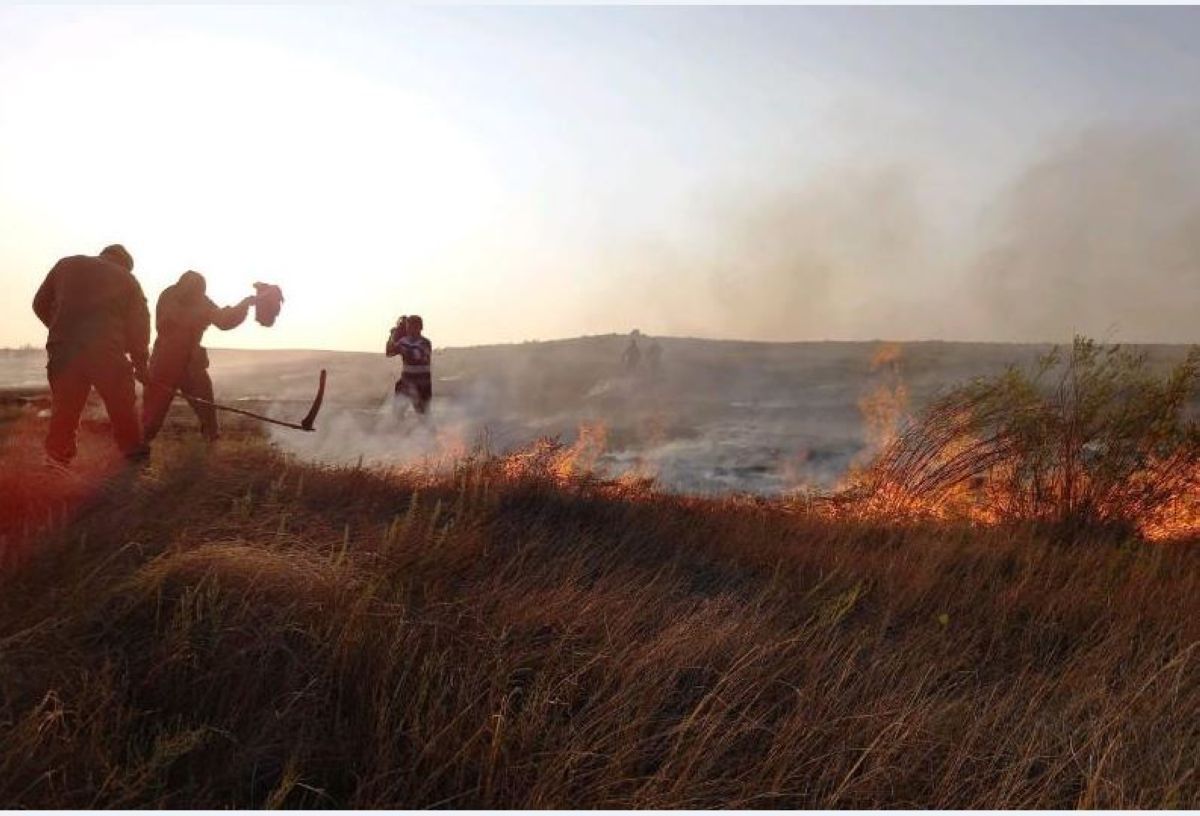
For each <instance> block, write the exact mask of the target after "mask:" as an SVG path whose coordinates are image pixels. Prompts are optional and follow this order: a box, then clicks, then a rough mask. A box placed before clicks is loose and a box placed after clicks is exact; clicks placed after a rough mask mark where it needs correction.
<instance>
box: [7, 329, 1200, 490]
mask: <svg viewBox="0 0 1200 816" xmlns="http://www.w3.org/2000/svg"><path fill="white" fill-rule="evenodd" d="M629 342H630V338H629V337H628V336H626V335H605V336H597V337H582V338H575V339H571V340H561V341H553V342H541V343H520V344H512V345H501V346H480V347H474V348H449V349H438V351H437V353H436V355H435V365H434V371H435V383H434V392H435V399H434V404H433V418H434V421H435V423H436V425H437V433H436V434H435V438H432V439H416V440H413V439H408V438H405V436H406V433H407V432H406V431H405V429H404V428H403V427H402V426H401V425H399V424H398V423H396V422H394V421H393V420H392V418H391V413H392V411H391V406H390V400H391V397H390V395H391V391H392V382H393V380H394V379H395V378H396V376H397V375H398V370H397V369H398V365H397V363H396V361H394V360H388V359H387V358H386V357H384V356H383V354H363V353H353V352H322V351H232V350H223V349H216V350H213V351H212V352H211V355H210V356H211V358H212V368H211V372H212V375H213V378H214V380H215V383H216V388H217V394H218V396H219V398H220V399H221V400H224V401H229V402H232V403H234V404H239V403H243V402H249V403H254V404H256V405H258V406H260V407H262V408H264V409H267V410H269V411H271V412H273V413H277V414H280V415H282V416H285V417H290V418H299V417H300V416H303V415H304V412H305V410H306V408H307V403H308V401H310V400H311V399H312V396H313V392H314V390H315V388H316V380H317V372H318V371H319V370H320V369H327V370H328V372H329V388H328V393H327V395H326V409H325V413H324V414H323V418H322V420H321V421H320V422H318V426H317V429H318V432H317V434H315V435H313V436H309V437H303V438H300V437H296V436H295V435H293V434H291V433H290V432H285V433H282V434H280V435H278V436H277V437H276V438H275V441H276V442H277V443H278V444H280V445H282V446H284V447H285V449H286V450H288V451H289V452H291V453H293V454H295V455H298V456H301V457H304V458H306V459H308V460H310V461H320V462H327V463H341V464H354V463H356V462H358V461H360V460H361V461H363V462H365V463H367V464H382V465H396V464H412V463H414V462H415V461H417V460H419V459H422V458H425V457H430V456H432V457H435V458H436V457H441V456H445V455H447V454H448V453H451V452H454V451H457V450H460V449H461V448H462V447H463V446H467V447H469V446H471V445H473V444H474V443H475V442H476V441H477V440H479V439H480V438H481V437H486V439H487V441H488V443H489V444H490V445H491V446H492V447H493V448H494V449H495V450H497V451H499V452H504V451H509V450H515V449H517V448H520V447H523V446H525V445H528V444H529V443H531V442H532V441H533V440H535V439H537V438H538V437H541V436H545V435H549V436H559V437H561V438H562V439H564V440H566V441H568V442H571V441H573V440H574V439H575V438H576V435H577V434H578V432H579V429H580V427H581V426H586V427H590V428H593V429H602V430H603V433H604V436H605V443H606V444H605V451H604V455H603V456H602V457H601V458H600V460H599V461H597V462H596V465H597V467H600V468H602V469H605V470H607V471H608V472H610V473H612V474H618V473H622V472H630V471H634V472H638V473H653V475H655V476H656V477H657V478H658V479H659V481H660V483H661V484H663V485H664V486H666V487H669V488H671V489H674V490H677V491H681V492H687V493H692V494H695V493H705V494H725V493H728V492H731V491H743V492H754V493H758V494H762V495H772V494H778V493H781V492H785V491H788V490H790V489H793V488H796V487H798V486H801V485H816V486H818V487H828V486H830V485H832V484H834V483H836V482H837V481H838V480H839V479H840V478H841V477H842V476H843V475H844V474H845V472H846V470H847V468H848V467H849V466H850V465H851V463H853V462H855V461H856V460H858V459H860V458H861V457H862V456H864V455H866V454H869V453H870V448H871V445H872V439H871V436H872V428H871V426H872V424H877V423H878V422H880V421H892V420H895V419H897V418H898V417H899V416H900V415H901V414H902V413H903V412H904V411H908V410H914V411H915V410H917V409H919V408H920V407H921V406H923V405H925V404H927V403H928V402H929V401H930V400H931V399H932V398H934V397H935V396H936V395H937V394H939V393H941V392H942V391H944V390H945V389H947V388H948V387H950V386H951V385H953V384H955V383H959V382H962V381H963V380H967V379H970V378H972V377H979V376H987V375H991V374H995V373H997V372H998V371H1001V370H1003V369H1004V368H1005V367H1006V366H1008V365H1010V364H1031V363H1033V362H1034V361H1035V360H1036V359H1037V358H1038V357H1039V356H1040V355H1042V354H1044V353H1045V352H1046V351H1048V350H1049V348H1050V347H1049V346H1044V345H1012V344H987V343H946V342H932V341H931V342H921V343H908V344H904V345H896V344H891V343H849V342H821V343H751V342H737V341H720V340H698V339H688V338H645V337H643V338H639V341H638V342H639V347H640V348H641V349H642V350H643V356H642V359H641V362H640V365H639V366H638V367H636V368H635V369H632V370H631V369H627V368H626V367H625V366H624V364H623V362H622V354H623V352H624V351H625V349H626V348H627V346H628V344H629ZM654 343H658V344H659V345H660V348H661V361H660V363H659V365H657V366H654V365H652V363H651V362H650V359H649V356H648V352H649V349H650V347H651V346H652V344H654ZM1142 348H1143V349H1144V350H1145V351H1146V352H1147V353H1148V354H1149V355H1150V356H1151V359H1152V360H1153V361H1154V363H1155V364H1156V365H1158V366H1165V365H1167V364H1169V363H1172V362H1177V361H1178V360H1180V359H1182V358H1183V356H1184V355H1185V353H1186V349H1185V348H1183V347H1180V346H1145V347H1142ZM43 365H44V353H43V352H40V351H33V352H8V353H6V354H4V355H0V386H3V385H5V384H7V385H9V386H10V387H14V386H23V387H26V388H28V387H43V386H44V373H43V371H42V368H41V367H42V366H43ZM864 411H867V412H870V411H875V412H882V414H883V415H882V416H874V417H869V418H868V421H866V422H864Z"/></svg>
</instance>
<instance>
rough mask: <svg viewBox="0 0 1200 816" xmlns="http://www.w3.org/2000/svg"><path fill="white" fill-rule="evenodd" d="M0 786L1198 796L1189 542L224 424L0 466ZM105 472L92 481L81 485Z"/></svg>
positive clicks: (448, 800) (640, 803) (913, 802)
mask: <svg viewBox="0 0 1200 816" xmlns="http://www.w3.org/2000/svg"><path fill="white" fill-rule="evenodd" d="M34 430H35V429H34V427H33V426H32V425H30V424H29V423H27V422H26V421H25V420H24V419H20V418H18V419H17V420H16V421H14V422H10V423H9V424H7V425H5V426H0V435H2V436H3V440H2V443H0V444H3V448H2V449H0V450H2V454H0V455H2V456H3V468H2V471H0V496H3V497H4V498H3V499H2V500H3V501H4V502H6V506H5V508H4V511H3V513H0V524H2V526H0V535H2V536H3V537H4V541H5V544H6V548H7V556H6V558H7V567H6V569H5V571H4V572H3V573H2V574H0V806H3V807H147V806H151V807H225V806H242V807H260V806H316V807H322V806H340V807H353V808H358V807H372V806H379V807H389V806H392V807H424V806H439V805H440V806H456V807H481V808H482V807H486V808H502V807H524V808H532V807H538V808H541V807H709V806H723V807H759V806H774V807H807V806H822V807H847V808H849V807H905V806H908V807H943V808H945V807H970V808H976V807H1006V808H1014V807H1022V808H1044V807H1073V806H1091V807H1166V806H1174V807H1180V806H1191V807H1195V806H1197V805H1200V777H1198V776H1197V770H1196V769H1197V766H1198V765H1200V672H1198V671H1197V666H1198V665H1200V556H1198V555H1197V551H1196V550H1195V549H1194V548H1192V547H1186V546H1171V547H1168V546H1146V545H1143V544H1139V543H1138V542H1137V541H1135V540H1129V541H1126V542H1124V543H1116V544H1113V543H1110V544H1106V545H1105V546H1097V547H1078V546H1068V545H1064V544H1062V543H1058V542H1056V541H1055V540H1053V538H1052V537H1051V536H1049V535H1048V534H1047V533H1045V532H1044V531H1040V530H1039V528H1038V527H1036V526H1031V525H1025V526H997V527H989V528H986V529H979V528H974V527H971V526H968V525H965V524H955V523H947V522H941V523H930V524H924V525H922V524H917V525H904V526H878V525H872V524H869V523H866V522H863V521H853V520H830V519H828V518H825V517H822V516H821V515H820V514H818V513H810V512H808V511H806V510H804V509H803V507H798V506H796V505H795V504H787V503H783V502H766V501H756V500H751V499H746V498H730V499H726V500H709V499H695V498H680V497H672V496H666V495H659V494H655V493H654V492H652V491H649V490H647V489H646V486H645V485H643V484H638V483H627V484H606V483H603V482H597V481H595V480H594V479H591V478H589V477H588V476H587V473H586V469H585V468H576V467H573V466H572V463H571V462H570V461H569V460H568V459H567V458H566V457H564V455H562V452H561V451H556V450H555V449H553V448H545V449H543V450H541V451H539V452H537V453H536V455H531V456H527V457H525V458H524V459H521V460H508V461H507V462H497V461H494V460H492V461H489V460H486V459H485V460H480V461H475V462H469V463H465V464H464V465H463V467H462V468H461V469H460V470H459V472H457V473H455V474H452V475H447V476H445V477H441V478H435V477H431V476H429V475H427V474H421V473H393V474H381V473H373V472H367V471H363V470H359V469H353V468H351V469H320V468H314V467H309V466H303V465H300V464H297V463H294V462H288V461H286V460H285V459H283V458H282V457H280V456H279V455H278V454H276V453H275V452H273V451H272V450H271V449H269V448H268V447H266V446H265V445H264V444H263V443H262V442H261V441H260V440H259V439H258V438H256V437H255V436H254V435H253V434H251V433H249V432H246V431H241V432H237V431H236V429H235V433H234V434H233V436H234V438H232V439H230V440H228V441H226V442H224V443H222V445H221V446H220V447H219V448H217V449H216V450H213V451H208V450H206V449H205V448H203V447H202V446H198V445H195V444H192V443H190V442H187V441H185V440H182V439H179V438H168V441H167V442H166V443H165V444H164V445H163V446H161V447H160V449H159V450H158V451H157V453H156V461H155V464H154V465H153V466H152V467H151V468H150V469H149V470H148V471H145V472H142V473H122V472H119V471H117V470H116V466H115V465H114V464H113V463H112V462H111V461H109V460H108V459H106V454H105V451H106V450H107V447H106V446H107V442H106V440H104V439H103V437H99V436H95V435H92V436H89V437H87V438H86V439H85V454H86V455H85V457H84V463H83V466H82V470H83V472H84V474H85V476H84V477H83V478H81V479H80V480H79V481H78V482H75V483H71V484H66V483H62V482H61V481H58V480H49V479H47V478H45V477H42V476H40V475H37V474H32V475H31V474H30V472H29V471H28V470H27V468H26V466H27V465H29V464H30V463H31V462H33V461H35V457H36V456H37V453H36V450H37V442H38V440H37V438H36V436H35V433H34ZM101 474H107V476H106V478H104V479H101V478H100V477H101Z"/></svg>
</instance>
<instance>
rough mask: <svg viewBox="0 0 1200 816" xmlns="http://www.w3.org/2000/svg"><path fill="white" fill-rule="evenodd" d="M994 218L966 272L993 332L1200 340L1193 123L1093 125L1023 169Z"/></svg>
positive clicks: (1198, 146)
mask: <svg viewBox="0 0 1200 816" xmlns="http://www.w3.org/2000/svg"><path fill="white" fill-rule="evenodd" d="M1194 132H1195V130H1194V128H1193V129H1191V133H1194ZM991 224H992V226H993V229H994V232H995V233H996V237H995V239H994V242H993V243H992V245H991V246H990V247H988V248H987V249H986V251H984V252H983V253H982V254H981V257H980V258H979V261H978V263H977V264H976V266H975V269H974V270H973V271H974V281H975V282H976V283H977V286H978V292H979V298H980V301H981V303H982V305H983V306H984V308H983V309H982V310H981V314H982V316H983V318H984V319H985V320H986V321H987V322H988V323H989V324H990V325H991V327H992V332H993V334H994V335H995V336H996V337H998V338H999V339H1028V338H1031V337H1032V338H1038V339H1054V340H1060V339H1064V338H1068V337H1070V335H1071V334H1072V333H1082V334H1087V335H1090V336H1102V337H1107V336H1115V337H1117V338H1120V339H1125V340H1142V341H1162V342H1196V341H1200V328H1198V327H1200V323H1197V320H1196V314H1197V311H1198V309H1200V143H1198V142H1197V140H1196V138H1195V137H1194V136H1191V135H1189V133H1188V131H1186V130H1184V129H1145V128H1141V129H1138V128H1128V127H1127V128H1118V127H1109V128H1096V129H1093V130H1090V131H1088V132H1086V133H1084V134H1082V135H1080V136H1079V137H1078V138H1077V139H1075V140H1073V141H1072V142H1070V143H1068V144H1066V145H1064V146H1062V147H1061V148H1059V149H1057V150H1054V151H1052V152H1050V153H1049V154H1048V155H1046V156H1045V157H1044V158H1042V159H1041V160H1040V161H1038V162H1036V163H1035V164H1033V165H1032V166H1031V167H1030V168H1028V169H1027V170H1026V171H1025V172H1024V173H1022V174H1021V175H1020V177H1019V178H1017V179H1016V180H1015V181H1014V182H1013V183H1012V185H1011V186H1010V188H1009V189H1008V190H1007V192H1006V194H1005V195H1004V196H1003V197H1002V198H1001V199H1000V201H999V202H998V204H997V205H996V207H995V209H994V211H993V213H992V217H991Z"/></svg>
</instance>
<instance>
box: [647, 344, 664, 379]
mask: <svg viewBox="0 0 1200 816" xmlns="http://www.w3.org/2000/svg"><path fill="white" fill-rule="evenodd" d="M646 369H647V373H648V374H649V375H650V376H651V377H653V378H657V377H658V375H659V374H661V373H662V346H661V345H660V344H659V342H658V341H657V340H652V341H650V347H649V348H648V349H646Z"/></svg>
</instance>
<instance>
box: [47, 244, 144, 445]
mask: <svg viewBox="0 0 1200 816" xmlns="http://www.w3.org/2000/svg"><path fill="white" fill-rule="evenodd" d="M33 311H34V313H35V314H37V316H38V319H39V320H41V321H42V323H44V324H45V325H46V328H47V329H49V335H48V337H47V339H46V355H47V363H46V377H47V379H48V380H49V381H50V400H51V407H50V431H49V433H48V434H47V436H46V459H47V465H49V466H51V467H54V468H62V467H65V466H66V465H67V464H69V463H70V461H71V460H72V459H73V458H74V457H75V434H76V431H77V430H78V427H79V418H80V416H81V415H82V414H83V408H84V405H85V404H86V403H87V398H88V395H89V394H90V393H91V391H92V389H93V388H95V389H96V391H97V392H98V393H99V394H100V398H101V399H102V400H104V408H105V410H106V411H107V412H108V419H109V422H110V423H111V424H112V433H113V437H114V438H115V439H116V442H117V447H118V448H120V450H121V453H123V454H124V455H125V456H126V458H128V459H131V460H137V459H144V458H145V456H146V453H147V450H146V447H145V445H144V444H143V443H142V431H141V428H139V427H138V417H137V409H136V407H135V404H136V399H137V395H136V393H135V391H134V385H133V381H134V376H135V375H136V376H137V378H138V379H139V380H141V381H143V382H145V377H146V356H147V349H148V347H149V345H150V312H149V310H148V309H147V308H146V296H145V295H144V294H142V287H141V285H140V284H139V283H138V281H137V278H135V277H134V276H133V258H132V257H131V256H130V254H129V253H128V252H126V251H125V248H124V247H123V246H121V245H120V244H113V245H112V246H108V247H105V248H104V250H103V251H102V252H101V253H100V254H99V255H98V256H95V257H93V256H90V255H72V256H70V257H68V258H63V259H62V260H60V261H59V262H58V263H56V264H55V265H54V268H53V269H51V270H50V273H49V274H48V275H46V279H45V280H44V281H43V282H42V285H41V286H40V287H39V288H38V291H37V294H36V295H35V296H34V298H33Z"/></svg>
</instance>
